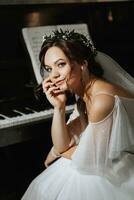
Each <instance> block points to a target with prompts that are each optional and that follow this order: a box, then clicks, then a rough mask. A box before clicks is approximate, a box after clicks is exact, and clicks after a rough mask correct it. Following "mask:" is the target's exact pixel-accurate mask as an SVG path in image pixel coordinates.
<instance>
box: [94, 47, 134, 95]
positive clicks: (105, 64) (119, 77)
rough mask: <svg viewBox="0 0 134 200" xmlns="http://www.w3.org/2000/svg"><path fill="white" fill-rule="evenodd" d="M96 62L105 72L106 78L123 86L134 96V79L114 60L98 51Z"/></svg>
mask: <svg viewBox="0 0 134 200" xmlns="http://www.w3.org/2000/svg"><path fill="white" fill-rule="evenodd" d="M96 61H97V62H98V63H99V64H100V65H101V67H102V68H103V70H104V78H105V79H107V80H108V81H110V82H111V83H115V84H117V85H119V86H122V87H123V88H124V89H126V90H127V91H129V92H130V93H132V94H134V78H133V77H132V76H131V75H130V74H128V73H127V72H126V71H125V70H124V69H123V68H122V67H121V66H120V65H119V64H118V63H117V62H116V61H115V60H114V59H112V58H111V57H110V56H108V55H107V54H105V53H102V52H100V51H98V54H97V56H96Z"/></svg>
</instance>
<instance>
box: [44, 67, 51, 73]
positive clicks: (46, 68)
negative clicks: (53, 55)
mask: <svg viewBox="0 0 134 200" xmlns="http://www.w3.org/2000/svg"><path fill="white" fill-rule="evenodd" d="M44 68H45V70H46V71H47V72H51V71H52V68H51V67H49V66H45V67H44Z"/></svg>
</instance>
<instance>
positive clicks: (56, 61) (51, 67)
mask: <svg viewBox="0 0 134 200" xmlns="http://www.w3.org/2000/svg"><path fill="white" fill-rule="evenodd" d="M60 60H62V61H65V60H64V59H62V58H59V59H58V60H56V61H55V62H54V64H55V65H56V64H57V63H58V62H59V61H60ZM44 67H50V68H52V67H51V66H49V65H44Z"/></svg>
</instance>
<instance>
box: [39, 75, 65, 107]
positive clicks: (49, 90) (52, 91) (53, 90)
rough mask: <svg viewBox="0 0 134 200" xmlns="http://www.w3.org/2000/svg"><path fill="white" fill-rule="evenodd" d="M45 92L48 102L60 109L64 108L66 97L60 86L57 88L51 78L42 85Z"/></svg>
mask: <svg viewBox="0 0 134 200" xmlns="http://www.w3.org/2000/svg"><path fill="white" fill-rule="evenodd" d="M42 87H43V91H44V93H45V94H46V97H47V99H48V101H49V102H50V103H51V104H52V105H53V106H54V107H58V108H62V107H63V106H65V103H66V95H65V92H63V91H62V90H61V89H60V87H59V86H56V85H55V84H54V83H52V81H51V80H50V78H49V77H48V78H46V79H45V80H44V81H43V83H42Z"/></svg>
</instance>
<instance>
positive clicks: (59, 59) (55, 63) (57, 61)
mask: <svg viewBox="0 0 134 200" xmlns="http://www.w3.org/2000/svg"><path fill="white" fill-rule="evenodd" d="M60 60H62V61H65V60H64V59H62V58H59V59H58V60H56V61H55V62H54V64H55V65H56V64H57V62H59V61H60Z"/></svg>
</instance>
